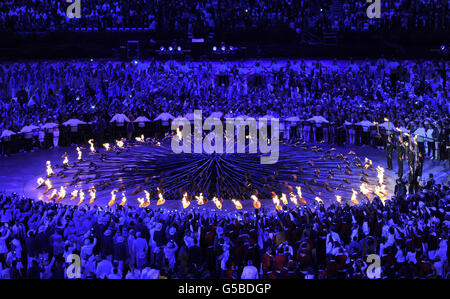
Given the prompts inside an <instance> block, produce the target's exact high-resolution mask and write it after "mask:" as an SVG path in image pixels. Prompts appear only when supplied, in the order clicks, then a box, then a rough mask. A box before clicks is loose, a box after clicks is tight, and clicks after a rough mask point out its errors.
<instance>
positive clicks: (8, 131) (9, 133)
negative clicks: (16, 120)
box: [0, 130, 16, 138]
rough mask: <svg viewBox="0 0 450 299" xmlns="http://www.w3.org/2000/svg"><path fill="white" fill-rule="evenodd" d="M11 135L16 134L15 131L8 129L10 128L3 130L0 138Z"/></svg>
mask: <svg viewBox="0 0 450 299" xmlns="http://www.w3.org/2000/svg"><path fill="white" fill-rule="evenodd" d="M12 135H16V133H14V132H13V131H10V130H4V131H3V132H2V136H0V138H3V137H9V136H12Z"/></svg>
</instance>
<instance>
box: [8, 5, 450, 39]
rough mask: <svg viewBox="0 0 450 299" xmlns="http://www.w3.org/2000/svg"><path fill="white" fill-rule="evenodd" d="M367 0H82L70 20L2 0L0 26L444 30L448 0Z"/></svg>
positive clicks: (54, 10) (53, 9) (55, 8)
mask: <svg viewBox="0 0 450 299" xmlns="http://www.w3.org/2000/svg"><path fill="white" fill-rule="evenodd" d="M368 5H369V4H368V3H366V1H362V0H360V1H332V0H326V1H320V0H302V1H287V0H284V1H278V0H277V1H273V0H248V1H241V0H215V1H211V0H203V1H179V0H178V1H167V0H165V1H150V0H137V1H126V0H114V1H112V0H102V1H91V0H82V1H81V18H79V19H77V18H75V19H69V18H68V16H67V14H66V9H67V7H68V6H69V4H68V3H65V1H51V0H35V1H27V0H6V1H2V2H1V3H0V31H16V32H17V31H19V32H23V31H28V32H29V31H49V30H50V31H61V30H62V31H64V30H72V29H74V28H76V27H93V28H100V30H101V29H105V28H111V27H114V28H116V27H120V28H123V27H127V28H130V27H131V28H146V29H151V30H156V31H158V32H167V33H171V34H181V35H184V36H185V35H186V34H189V33H190V34H193V35H196V36H202V34H203V36H205V35H204V34H205V33H209V32H215V33H217V34H218V35H222V34H225V33H227V32H228V33H230V32H231V33H233V32H234V33H236V32H241V31H245V30H252V28H257V29H258V31H262V32H267V31H270V30H279V31H280V32H283V31H286V30H291V31H293V32H297V33H300V32H302V31H304V30H309V31H313V32H317V31H329V30H331V28H332V27H334V29H336V30H339V31H364V30H368V29H369V26H372V27H373V26H375V27H376V28H383V29H385V30H386V31H388V30H392V29H396V30H397V29H398V30H401V31H409V32H416V31H417V30H420V31H426V32H431V31H442V32H443V31H444V30H445V29H446V28H448V25H449V24H448V1H440V0H426V1H423V0H422V1H419V0H402V1H393V0H384V1H381V5H382V9H381V14H382V18H381V19H380V21H379V22H378V21H377V22H374V21H369V19H368V18H367V14H366V8H367V6H368Z"/></svg>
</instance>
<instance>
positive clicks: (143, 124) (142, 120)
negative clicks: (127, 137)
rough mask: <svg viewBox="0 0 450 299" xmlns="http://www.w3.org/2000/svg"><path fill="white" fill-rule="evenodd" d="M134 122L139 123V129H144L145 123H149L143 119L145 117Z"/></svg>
mask: <svg viewBox="0 0 450 299" xmlns="http://www.w3.org/2000/svg"><path fill="white" fill-rule="evenodd" d="M134 122H135V123H139V127H140V128H143V127H145V123H146V122H150V120H149V119H148V118H147V117H145V116H139V117H138V118H136V119H135V120H134Z"/></svg>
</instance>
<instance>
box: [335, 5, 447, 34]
mask: <svg viewBox="0 0 450 299" xmlns="http://www.w3.org/2000/svg"><path fill="white" fill-rule="evenodd" d="M342 3H343V16H342V18H341V19H340V21H339V30H340V31H344V32H348V31H359V32H361V31H368V30H372V29H380V30H383V31H385V32H403V33H404V32H445V31H446V30H448V29H447V28H448V26H449V18H448V14H449V3H448V1H440V0H426V1H415V0H403V1H397V0H382V1H380V3H381V18H380V19H377V20H370V21H368V20H367V13H366V8H367V4H366V3H365V1H352V0H344V1H342Z"/></svg>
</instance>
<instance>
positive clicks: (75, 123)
mask: <svg viewBox="0 0 450 299" xmlns="http://www.w3.org/2000/svg"><path fill="white" fill-rule="evenodd" d="M85 124H86V122H84V121H82V120H79V119H77V118H71V119H69V120H68V121H66V122H65V123H63V125H64V126H71V127H76V126H78V125H85Z"/></svg>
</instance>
